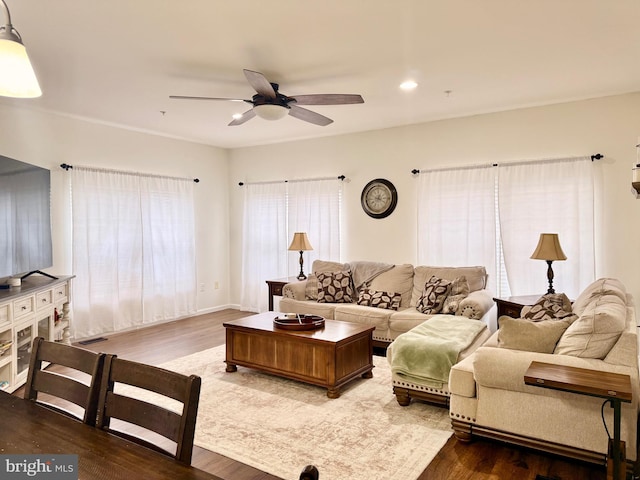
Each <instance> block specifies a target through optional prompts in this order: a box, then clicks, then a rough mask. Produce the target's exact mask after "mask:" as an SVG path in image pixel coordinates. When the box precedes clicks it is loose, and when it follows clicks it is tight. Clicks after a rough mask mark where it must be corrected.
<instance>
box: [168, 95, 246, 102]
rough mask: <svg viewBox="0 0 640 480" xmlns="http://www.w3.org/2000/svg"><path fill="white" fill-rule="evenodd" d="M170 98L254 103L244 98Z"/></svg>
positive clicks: (175, 96) (172, 96)
mask: <svg viewBox="0 0 640 480" xmlns="http://www.w3.org/2000/svg"><path fill="white" fill-rule="evenodd" d="M169 98H173V99H177V100H226V101H227V102H247V103H253V102H252V101H251V100H243V99H242V98H216V97H187V96H183V95H169Z"/></svg>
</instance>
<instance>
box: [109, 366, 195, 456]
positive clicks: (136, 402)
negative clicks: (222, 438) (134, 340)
mask: <svg viewBox="0 0 640 480" xmlns="http://www.w3.org/2000/svg"><path fill="white" fill-rule="evenodd" d="M127 385H128V386H133V387H137V389H143V390H146V391H148V392H152V393H153V394H158V395H162V396H163V397H168V398H170V399H173V400H176V401H177V402H179V403H181V404H182V406H181V413H177V412H175V411H173V410H170V409H168V408H165V407H163V406H159V405H157V404H154V403H153V402H154V400H155V401H156V402H158V403H159V397H155V398H154V397H153V395H150V396H149V397H148V398H147V396H146V395H145V394H146V392H140V393H136V391H137V389H129V387H127ZM200 385H201V379H200V377H198V376H196V375H190V376H186V375H182V374H180V373H176V372H172V371H169V370H165V369H162V368H158V367H153V366H151V365H145V364H143V363H138V362H133V361H130V360H124V359H121V358H117V357H116V356H115V355H107V356H106V358H105V366H104V374H103V376H102V384H101V386H100V396H99V401H98V421H97V426H98V427H99V428H102V429H105V430H108V431H110V432H112V433H114V434H116V435H119V436H122V437H124V438H127V439H129V440H131V441H134V442H136V443H139V444H142V445H144V446H146V447H148V448H152V449H153V450H156V451H159V452H161V453H164V454H166V455H169V456H172V457H173V458H175V459H176V460H178V461H180V462H183V463H186V464H190V463H191V455H192V453H193V437H194V435H195V428H196V415H197V413H198V402H199V399H200ZM121 387H123V388H121ZM114 390H115V391H114ZM147 400H148V401H147ZM176 406H177V404H176ZM179 409H180V407H178V410H179ZM111 419H117V420H120V421H123V422H127V423H128V424H133V425H137V426H139V427H142V428H143V429H145V430H147V431H151V432H155V433H156V434H159V435H161V436H162V437H165V438H167V439H169V440H171V441H172V442H173V443H175V444H176V449H175V454H172V453H171V451H170V449H168V448H165V447H164V445H159V444H158V443H155V442H154V441H152V440H149V436H148V435H147V436H146V437H147V438H142V437H143V436H145V435H144V432H143V434H142V435H140V436H138V435H137V431H136V430H135V429H131V428H129V426H128V425H123V428H117V429H116V428H114V427H113V426H112V425H111ZM125 430H126V431H125ZM134 431H135V432H136V433H134ZM160 443H164V444H166V443H167V442H160Z"/></svg>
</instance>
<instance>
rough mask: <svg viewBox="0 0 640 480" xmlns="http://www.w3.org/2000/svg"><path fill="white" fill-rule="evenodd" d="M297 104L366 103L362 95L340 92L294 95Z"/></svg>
mask: <svg viewBox="0 0 640 480" xmlns="http://www.w3.org/2000/svg"><path fill="white" fill-rule="evenodd" d="M290 98H293V99H294V100H295V101H296V104H297V105H348V104H351V103H364V99H363V98H362V96H360V95H349V94H340V93H329V94H323V93H319V94H314V95H294V96H293V97H290Z"/></svg>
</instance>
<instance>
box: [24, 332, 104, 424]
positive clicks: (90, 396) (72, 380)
mask: <svg viewBox="0 0 640 480" xmlns="http://www.w3.org/2000/svg"><path fill="white" fill-rule="evenodd" d="M104 359H105V354H104V353H96V352H91V351H89V350H85V349H83V348H79V347H74V346H71V345H64V344H60V343H56V342H49V341H46V340H45V339H44V338H42V337H37V338H35V339H34V340H33V349H32V351H31V358H30V361H29V373H28V375H27V382H26V384H25V390H24V398H26V399H28V400H33V401H35V402H38V403H40V404H42V405H44V406H46V407H48V408H52V409H54V410H56V411H58V412H61V413H65V414H67V415H70V416H72V417H74V418H79V417H78V416H77V415H76V414H75V413H74V412H71V411H69V410H67V409H65V408H64V407H63V406H62V405H59V404H56V403H54V402H55V400H51V401H48V402H47V401H44V400H42V399H41V398H39V397H38V394H39V393H46V394H48V395H51V396H53V397H57V398H60V399H63V400H66V401H68V402H71V403H74V404H75V405H78V406H79V407H81V408H83V409H84V414H83V416H82V418H81V420H82V421H83V422H84V423H86V424H88V425H95V424H96V417H97V411H98V394H99V393H100V390H99V388H100V381H101V378H102V370H103V366H104ZM43 362H46V363H47V364H48V365H47V366H46V368H49V367H51V366H55V365H59V366H61V367H65V368H67V369H71V370H74V371H75V372H77V373H75V374H74V372H70V373H69V375H66V374H64V375H63V374H57V373H53V372H50V371H47V370H45V369H43ZM82 374H87V375H89V378H88V380H86V375H82ZM83 376H84V377H85V379H83V378H81V377H83ZM85 382H88V383H85Z"/></svg>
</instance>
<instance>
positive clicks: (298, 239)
mask: <svg viewBox="0 0 640 480" xmlns="http://www.w3.org/2000/svg"><path fill="white" fill-rule="evenodd" d="M289 250H295V251H297V252H301V251H303V250H313V247H312V246H311V244H310V243H309V239H308V238H307V234H306V233H305V232H296V233H294V234H293V240H292V241H291V245H289Z"/></svg>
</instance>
